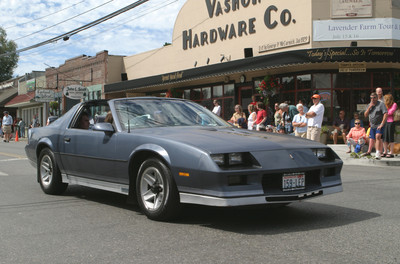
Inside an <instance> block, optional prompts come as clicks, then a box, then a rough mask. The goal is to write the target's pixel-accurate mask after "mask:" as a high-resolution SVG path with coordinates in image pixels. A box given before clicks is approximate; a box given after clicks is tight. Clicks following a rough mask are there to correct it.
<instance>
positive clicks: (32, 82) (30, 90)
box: [26, 79, 36, 92]
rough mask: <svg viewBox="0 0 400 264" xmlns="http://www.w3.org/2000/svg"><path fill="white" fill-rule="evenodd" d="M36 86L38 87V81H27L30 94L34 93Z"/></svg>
mask: <svg viewBox="0 0 400 264" xmlns="http://www.w3.org/2000/svg"><path fill="white" fill-rule="evenodd" d="M35 86H36V79H30V80H27V81H26V89H27V90H28V92H32V91H34V90H35Z"/></svg>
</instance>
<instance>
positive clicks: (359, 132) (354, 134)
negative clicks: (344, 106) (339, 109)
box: [346, 119, 367, 153]
mask: <svg viewBox="0 0 400 264" xmlns="http://www.w3.org/2000/svg"><path fill="white" fill-rule="evenodd" d="M354 125H355V126H354V127H353V128H352V129H350V132H349V133H348V134H347V136H346V138H347V146H349V151H347V153H351V146H353V147H354V148H355V147H356V145H357V144H359V145H360V146H362V145H364V144H365V140H366V139H367V136H366V135H365V128H363V127H362V126H361V121H360V119H356V120H354Z"/></svg>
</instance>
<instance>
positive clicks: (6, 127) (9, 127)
mask: <svg viewBox="0 0 400 264" xmlns="http://www.w3.org/2000/svg"><path fill="white" fill-rule="evenodd" d="M3 132H4V134H11V126H3Z"/></svg>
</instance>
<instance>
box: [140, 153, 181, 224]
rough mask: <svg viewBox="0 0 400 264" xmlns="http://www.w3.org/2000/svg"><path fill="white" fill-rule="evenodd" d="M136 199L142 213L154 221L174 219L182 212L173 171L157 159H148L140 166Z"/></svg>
mask: <svg viewBox="0 0 400 264" xmlns="http://www.w3.org/2000/svg"><path fill="white" fill-rule="evenodd" d="M136 197H137V201H138V204H139V207H140V208H141V210H142V212H143V213H144V214H145V215H146V216H147V217H148V218H149V219H152V220H157V221H167V220H171V219H174V218H176V217H177V216H178V215H179V212H180V210H181V204H180V200H179V193H178V189H177V187H176V184H175V181H174V179H173V177H172V174H171V171H170V170H169V168H168V167H167V166H166V165H165V164H164V163H163V162H161V161H160V160H159V159H156V158H151V159H148V160H146V161H144V162H143V163H142V165H141V166H140V169H139V173H138V176H137V178H136Z"/></svg>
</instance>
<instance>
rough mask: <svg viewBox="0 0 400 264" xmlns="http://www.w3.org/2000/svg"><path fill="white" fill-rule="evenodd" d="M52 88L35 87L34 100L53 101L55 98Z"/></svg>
mask: <svg viewBox="0 0 400 264" xmlns="http://www.w3.org/2000/svg"><path fill="white" fill-rule="evenodd" d="M54 98H55V93H54V90H50V89H37V90H36V91H35V101H36V102H41V103H48V102H51V101H54V100H55V99H54Z"/></svg>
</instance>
